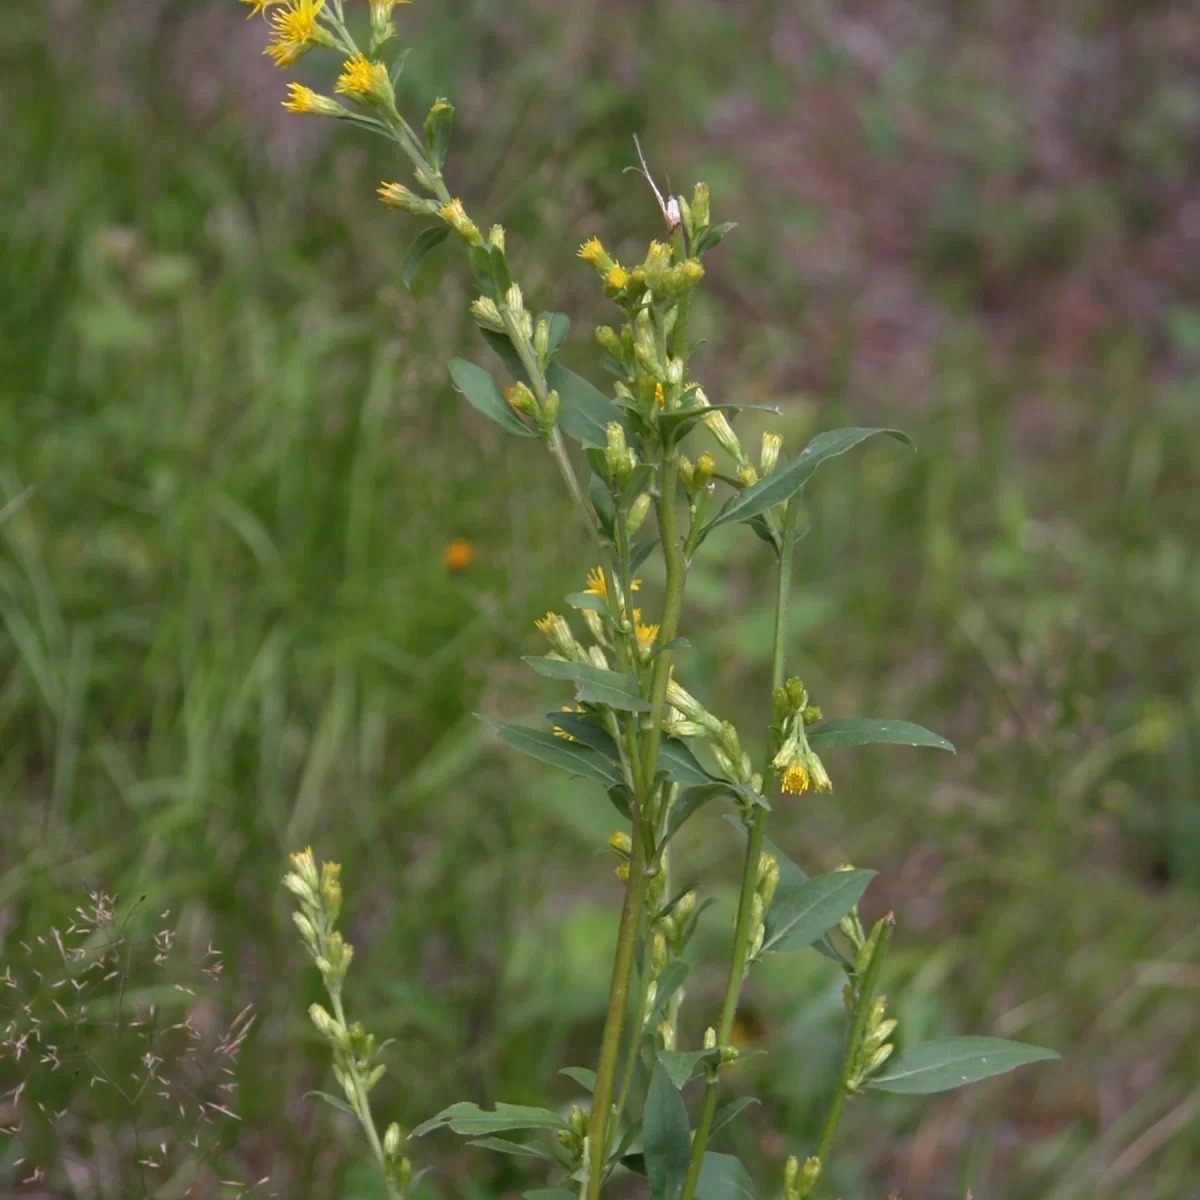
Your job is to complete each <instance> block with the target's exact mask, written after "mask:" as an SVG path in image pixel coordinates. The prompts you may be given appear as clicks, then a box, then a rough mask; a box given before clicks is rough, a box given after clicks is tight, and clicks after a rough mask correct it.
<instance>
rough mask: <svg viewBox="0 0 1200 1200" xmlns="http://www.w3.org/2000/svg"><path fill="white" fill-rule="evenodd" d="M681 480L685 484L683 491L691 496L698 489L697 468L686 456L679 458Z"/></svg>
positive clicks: (682, 455)
mask: <svg viewBox="0 0 1200 1200" xmlns="http://www.w3.org/2000/svg"><path fill="white" fill-rule="evenodd" d="M679 478H680V480H681V481H682V482H683V490H684V491H685V492H687V493H688V494H689V495H690V494H691V493H692V492H695V491H696V490H697V488H696V466H695V464H694V463H693V462H692V460H691V459H690V458H688V456H687V455H686V454H681V455H680V456H679Z"/></svg>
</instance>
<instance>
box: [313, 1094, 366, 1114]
mask: <svg viewBox="0 0 1200 1200" xmlns="http://www.w3.org/2000/svg"><path fill="white" fill-rule="evenodd" d="M309 1096H316V1098H317V1099H318V1100H324V1101H325V1103H326V1104H328V1105H329V1106H330V1107H331V1108H336V1109H339V1110H340V1111H341V1112H348V1113H349V1114H350V1115H351V1116H354V1115H355V1113H354V1109H352V1108H351V1107H350V1105H348V1104H347V1103H346V1102H345V1100H343V1099H342V1098H341V1097H340V1096H331V1095H330V1094H329V1093H328V1092H305V1093H304V1098H305V1100H307V1099H308V1098H309Z"/></svg>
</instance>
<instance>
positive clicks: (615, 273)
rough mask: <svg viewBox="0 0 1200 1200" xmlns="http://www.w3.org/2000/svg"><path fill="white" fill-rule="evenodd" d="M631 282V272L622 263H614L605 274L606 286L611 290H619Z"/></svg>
mask: <svg viewBox="0 0 1200 1200" xmlns="http://www.w3.org/2000/svg"><path fill="white" fill-rule="evenodd" d="M628 282H629V272H628V271H626V270H625V268H624V267H622V266H620V265H614V266H613V267H612V268H611V269H610V270H609V271H608V273H607V274H606V275H605V276H604V286H605V287H606V288H608V290H609V291H610V292H619V291H622V290H623V289H624V288H625V285H626V284H627V283H628Z"/></svg>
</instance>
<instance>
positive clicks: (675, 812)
mask: <svg viewBox="0 0 1200 1200" xmlns="http://www.w3.org/2000/svg"><path fill="white" fill-rule="evenodd" d="M718 796H729V797H730V798H731V799H732V798H733V796H734V790H733V787H732V785H731V784H728V783H703V784H699V785H698V786H696V787H689V788H684V789H683V791H681V792H680V793H679V795H678V796H677V797H676V798H675V803H674V804H672V805H671V811H670V812H669V813H668V814H667V828H666V830H665V831H664V832H663V836H662V841H661V842H660V843H659V847H658V848H659V849H660V850H661V849H662V848H663V846H665V845H666V844H667V843H668V842H669V841H670V840H671V839H672V838H673V837H674V836H675V835H676V834H677V833H678V832H679V831H680V829H682V828H683V824H684V822H685V821H686V820H687V819H688V818H689V817H690V816H692V815H693V814H694V813H695V812H697V811H698V810H699V809H701V808H703V807H704V805H706V804H707V803H708V802H709V801H710V800H715V799H716V798H717V797H718Z"/></svg>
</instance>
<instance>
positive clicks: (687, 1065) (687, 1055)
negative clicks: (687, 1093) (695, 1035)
mask: <svg viewBox="0 0 1200 1200" xmlns="http://www.w3.org/2000/svg"><path fill="white" fill-rule="evenodd" d="M720 1057H721V1051H720V1049H719V1048H718V1047H716V1046H714V1047H713V1048H712V1049H711V1050H660V1051H659V1052H658V1061H659V1062H660V1063H662V1065H663V1066H664V1067H665V1068H666V1071H667V1075H668V1076H669V1077H670V1079H671V1082H672V1083H673V1084H674V1085H675V1086H676V1087H677V1088H682V1087H683V1086H684V1084H686V1083H688V1082H689V1081H690V1080H692V1079H694V1078H695V1077H696V1075H697V1074H699V1072H700V1068H701V1067H702V1066H703V1065H704V1064H705V1063H706V1062H716V1061H717V1059H718V1058H720Z"/></svg>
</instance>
